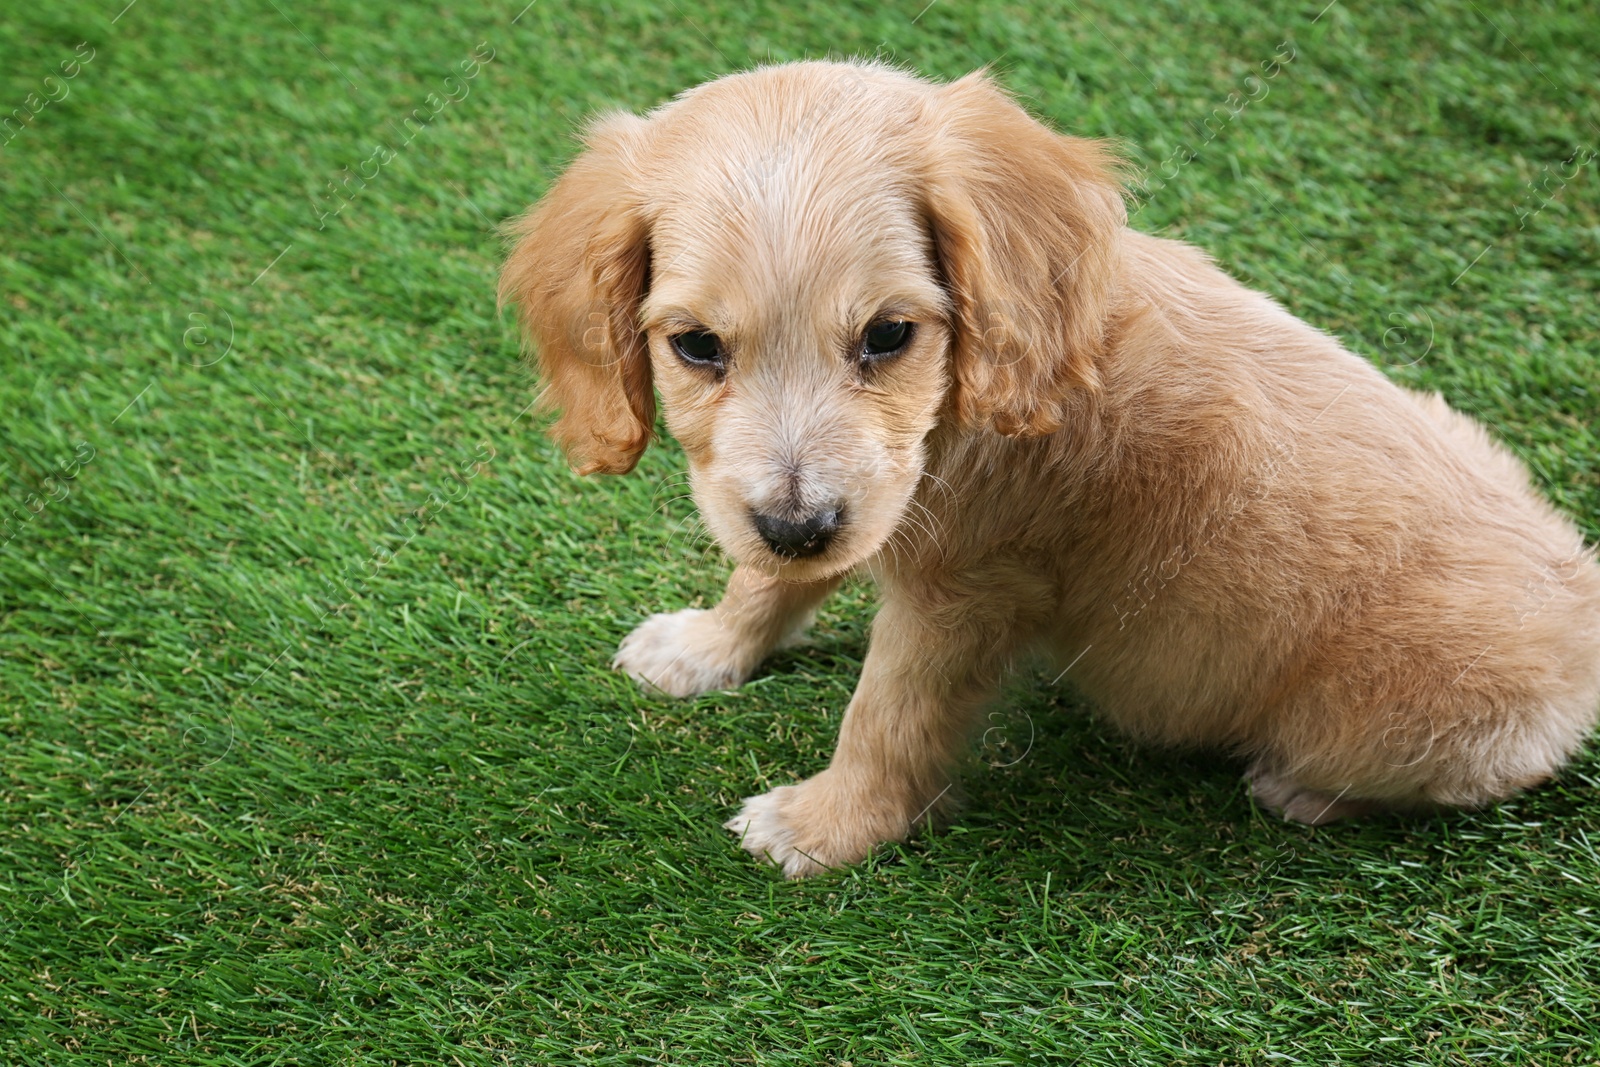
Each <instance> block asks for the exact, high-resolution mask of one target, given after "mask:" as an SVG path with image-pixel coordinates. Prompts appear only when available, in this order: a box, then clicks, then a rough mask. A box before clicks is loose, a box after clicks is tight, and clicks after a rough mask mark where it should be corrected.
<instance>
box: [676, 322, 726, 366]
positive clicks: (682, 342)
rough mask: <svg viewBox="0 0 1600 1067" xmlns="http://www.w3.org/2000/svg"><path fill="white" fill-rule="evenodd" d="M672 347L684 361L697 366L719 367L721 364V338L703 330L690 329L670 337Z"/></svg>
mask: <svg viewBox="0 0 1600 1067" xmlns="http://www.w3.org/2000/svg"><path fill="white" fill-rule="evenodd" d="M672 347H673V348H675V349H677V350H678V355H679V356H680V357H682V359H683V361H684V362H685V363H692V364H694V365H695V366H697V367H721V366H722V364H723V354H722V339H721V338H719V337H718V336H717V335H716V334H714V333H708V332H706V331H705V330H690V331H689V332H688V333H680V334H678V335H677V336H676V337H674V338H673V339H672Z"/></svg>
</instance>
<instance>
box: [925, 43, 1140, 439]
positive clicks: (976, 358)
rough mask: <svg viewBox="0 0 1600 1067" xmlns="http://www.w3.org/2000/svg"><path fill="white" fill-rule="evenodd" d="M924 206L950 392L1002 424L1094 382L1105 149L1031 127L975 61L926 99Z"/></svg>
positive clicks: (1048, 417)
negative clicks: (947, 300)
mask: <svg viewBox="0 0 1600 1067" xmlns="http://www.w3.org/2000/svg"><path fill="white" fill-rule="evenodd" d="M932 106H933V114H932V115H931V116H930V117H931V118H932V120H933V122H932V125H931V127H930V128H931V129H933V130H934V131H935V136H934V138H933V139H932V144H931V145H930V149H929V172H928V177H927V184H926V187H925V189H926V191H925V197H926V203H925V210H926V212H927V215H928V220H929V226H930V229H931V231H932V236H933V241H934V247H935V251H936V254H937V256H938V259H939V265H940V269H941V271H942V273H943V275H944V281H945V284H946V286H947V287H948V288H949V290H950V294H951V297H952V300H953V302H954V304H955V310H956V314H955V323H954V326H955V341H954V352H953V353H952V360H953V366H952V378H953V381H954V388H953V393H952V404H953V408H954V411H955V415H956V417H957V418H958V419H960V420H961V421H962V422H963V423H965V424H967V425H969V426H974V427H982V426H990V427H993V428H994V429H995V430H997V431H999V432H1000V433H1004V434H1009V435H1015V436H1033V435H1039V434H1047V433H1051V432H1054V431H1055V430H1057V429H1059V428H1060V427H1061V426H1062V425H1063V424H1064V423H1065V421H1066V418H1067V411H1068V409H1069V407H1070V405H1071V400H1072V398H1071V394H1072V393H1073V392H1074V391H1075V390H1089V391H1091V392H1092V391H1094V390H1097V389H1098V388H1099V385H1100V379H1099V374H1098V372H1097V369H1096V363H1097V356H1098V354H1099V352H1100V350H1101V348H1102V346H1103V343H1104V334H1105V328H1106V321H1107V317H1108V313H1109V309H1110V304H1111V300H1112V295H1113V291H1114V289H1115V286H1116V274H1117V249H1118V238H1119V235H1120V233H1121V231H1122V229H1123V227H1124V226H1125V225H1126V223H1127V212H1126V211H1125V210H1124V208H1123V204H1122V190H1121V187H1120V185H1119V184H1118V182H1117V178H1116V173H1115V169H1114V168H1115V166H1116V162H1117V161H1116V159H1115V157H1114V156H1113V155H1112V154H1111V152H1110V151H1109V150H1108V149H1107V148H1106V147H1105V146H1103V145H1102V144H1101V143H1100V142H1097V141H1088V140H1083V139H1081V138H1076V137H1066V136H1063V135H1061V134H1058V133H1055V132H1053V131H1052V130H1049V129H1047V128H1046V127H1045V126H1043V125H1041V124H1040V123H1039V122H1038V121H1036V120H1035V119H1033V118H1032V117H1031V116H1029V115H1028V113H1027V112H1025V111H1023V110H1022V108H1020V107H1018V106H1017V104H1016V103H1015V102H1013V101H1012V100H1011V98H1010V97H1008V96H1007V95H1006V94H1005V93H1003V92H1002V91H1001V90H999V89H998V88H996V87H995V85H994V84H993V83H992V82H990V81H989V79H988V78H987V77H985V76H984V75H983V73H982V72H978V73H976V74H969V75H968V76H967V77H965V78H962V79H961V80H960V81H957V82H954V83H952V84H950V85H947V86H944V87H943V88H942V89H940V90H939V92H938V93H937V95H936V98H935V102H934V103H933V105H932Z"/></svg>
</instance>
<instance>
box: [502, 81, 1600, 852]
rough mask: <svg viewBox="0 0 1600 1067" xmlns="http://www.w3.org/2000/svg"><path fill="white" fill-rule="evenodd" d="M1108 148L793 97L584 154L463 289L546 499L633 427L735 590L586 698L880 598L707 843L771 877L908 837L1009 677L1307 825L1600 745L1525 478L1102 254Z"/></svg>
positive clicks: (1151, 260)
mask: <svg viewBox="0 0 1600 1067" xmlns="http://www.w3.org/2000/svg"><path fill="white" fill-rule="evenodd" d="M1113 162H1114V161H1113V160H1112V159H1111V158H1110V156H1109V155H1108V153H1107V151H1106V150H1105V148H1103V147H1102V146H1101V145H1099V144H1097V143H1094V142H1091V141H1084V140H1078V139H1075V138H1071V137H1064V136H1061V135H1059V134H1056V133H1053V132H1051V131H1050V130H1048V129H1046V128H1045V127H1044V126H1042V125H1040V124H1039V123H1038V122H1036V121H1034V120H1033V119H1032V118H1030V117H1029V116H1028V115H1027V114H1026V113H1025V112H1023V111H1022V110H1021V109H1020V108H1019V107H1018V106H1017V105H1016V104H1014V103H1013V102H1012V101H1011V100H1010V99H1009V98H1008V97H1007V96H1005V95H1004V94H1003V93H1002V92H1000V91H999V90H998V89H996V88H995V86H994V85H993V84H992V83H991V82H990V81H988V80H987V79H986V78H984V77H983V76H981V75H973V76H970V77H967V78H963V79H962V80H960V81H958V82H955V83H953V84H949V85H939V84H932V83H930V82H927V81H923V80H921V79H918V78H915V77H912V76H909V75H907V74H905V73H902V72H900V71H896V70H893V69H890V68H888V67H885V66H881V65H877V64H871V63H796V64H790V65H785V66H778V67H770V68H763V69H760V70H755V71H752V72H749V73H744V74H737V75H733V76H730V77H726V78H721V79H719V80H717V81H714V82H711V83H709V84H707V85H703V86H701V87H699V88H697V89H693V90H691V91H689V92H687V93H685V94H683V95H682V96H681V97H679V98H678V99H677V100H675V101H673V102H672V103H670V104H667V105H665V106H663V107H661V108H659V109H657V110H655V111H653V112H651V113H650V114H649V115H648V116H646V117H644V118H639V117H636V116H633V115H627V114H616V115H610V116H607V117H605V118H603V119H601V120H600V121H598V122H596V123H595V124H594V125H593V126H592V127H591V129H590V131H589V134H588V138H587V149H586V151H584V153H583V154H582V155H580V156H579V157H578V159H577V160H576V161H575V162H574V163H573V164H572V166H571V167H570V168H569V169H568V170H567V172H566V173H565V175H563V176H562V178H561V179H560V180H559V181H558V182H557V183H556V184H555V186H554V187H553V188H552V189H551V190H550V192H549V194H548V195H547V196H546V197H545V199H544V200H543V201H542V202H540V203H539V204H538V205H537V206H536V207H535V208H534V209H533V210H532V211H531V212H530V213H529V214H528V215H527V216H526V217H525V218H524V219H522V220H521V222H520V223H519V224H518V226H517V228H516V230H515V233H516V238H517V240H516V245H515V248H514V250H513V251H512V253H511V255H510V258H509V260H508V261H507V263H506V265H505V271H504V275H503V277H502V279H501V283H500V294H501V297H502V299H503V300H506V301H510V302H514V303H516V304H517V305H518V306H519V308H520V311H521V318H522V322H523V325H524V327H525V329H526V331H527V333H528V334H529V335H530V337H531V338H532V340H533V341H534V343H535V345H536V348H537V352H538V362H539V367H540V370H541V371H542V374H543V377H544V380H545V382H546V388H547V393H546V401H547V403H548V404H549V405H550V406H551V407H552V408H554V409H555V410H557V411H559V413H560V414H559V417H558V418H557V419H556V420H555V422H554V425H553V429H552V432H553V434H554V436H555V437H556V439H557V440H558V441H560V442H561V444H562V445H564V446H565V448H566V450H567V451H568V453H569V454H570V456H571V457H572V459H573V461H574V464H575V466H576V467H577V469H578V470H579V471H580V472H582V473H591V472H598V471H605V472H613V473H621V472H625V471H627V470H629V469H630V468H632V466H633V465H634V462H635V461H636V460H637V459H638V457H639V454H640V452H641V451H642V450H643V449H644V447H645V445H646V442H648V441H649V439H650V436H651V432H652V427H653V424H654V419H655V391H657V390H659V392H660V395H661V398H662V400H663V402H664V405H665V411H666V421H667V426H668V427H669V428H670V430H671V432H672V433H673V435H674V436H675V437H677V439H678V440H679V441H680V442H681V443H682V445H683V448H684V451H685V452H686V453H687V455H688V457H689V465H690V475H691V484H692V487H693V491H694V497H695V500H696V501H697V503H698V505H699V507H700V510H701V513H702V515H703V516H704V518H705V521H706V523H707V525H708V526H709V527H710V529H711V531H712V532H713V533H714V534H715V535H716V538H717V540H718V541H719V542H720V543H721V545H722V547H723V548H724V549H725V550H726V551H727V552H728V554H729V555H731V556H732V557H733V558H734V559H735V561H737V566H736V567H735V569H734V572H733V576H732V578H731V579H730V580H729V582H728V589H727V594H726V596H725V597H724V599H723V600H722V602H721V603H719V604H718V605H717V606H716V607H715V608H713V609H711V610H709V611H679V612H675V613H671V614H665V615H656V616H654V617H652V618H650V619H649V620H647V621H646V622H645V623H644V624H643V625H642V626H640V627H639V628H638V629H637V630H635V631H634V632H633V633H632V634H631V635H630V636H629V637H628V638H627V640H626V641H624V642H623V644H622V648H621V651H619V652H618V654H617V666H619V667H621V668H622V669H623V670H626V671H627V672H628V673H629V674H631V675H633V676H634V677H635V678H637V679H638V680H639V681H641V682H643V683H646V684H648V685H651V686H653V687H655V688H657V689H660V690H664V691H666V692H668V693H671V694H675V695H678V696H690V695H693V694H695V693H701V692H704V691H707V690H711V689H718V688H723V687H727V686H733V685H737V684H739V683H740V682H742V681H744V680H745V679H746V678H748V677H749V676H750V674H751V672H753V671H754V670H755V669H756V667H757V666H758V665H759V664H760V663H761V661H762V658H763V657H765V656H766V655H767V654H768V653H769V652H771V651H772V649H773V648H775V647H776V646H777V645H779V644H780V643H781V642H783V641H784V640H785V639H787V638H789V637H791V636H793V635H796V634H798V633H799V632H800V631H802V630H803V629H804V627H805V626H806V625H807V623H808V622H809V621H810V619H811V617H812V615H813V613H814V612H815V611H816V609H817V606H818V605H819V604H820V603H821V602H822V601H823V599H824V598H825V597H827V595H828V594H829V592H830V591H831V590H833V589H834V588H835V587H836V586H837V585H838V583H839V581H840V580H841V578H842V577H843V576H844V575H845V574H846V573H847V572H850V571H852V570H857V569H859V570H863V571H865V572H866V573H868V574H870V575H871V576H872V577H873V578H874V579H875V580H876V581H877V583H878V585H879V586H880V587H881V590H882V594H883V603H882V607H881V609H880V611H879V613H878V615H877V618H876V619H875V621H874V622H873V626H872V639H871V646H870V648H869V649H868V652H867V658H866V663H865V666H864V667H863V669H862V673H861V679H860V682H859V684H858V685H857V687H856V691H855V696H854V698H853V699H852V700H851V701H850V706H849V708H848V710H847V711H846V713H845V717H844V722H843V726H842V727H841V729H840V733H839V741H838V747H837V749H836V751H835V753H834V756H833V761H832V762H831V763H830V764H829V766H828V767H827V769H826V770H823V771H822V772H821V773H820V774H818V775H816V776H815V777H813V778H809V779H807V780H806V781H803V782H800V783H798V784H796V785H792V786H786V787H784V788H781V789H775V790H773V791H772V792H770V793H766V794H764V795H762V796H757V797H751V798H750V799H749V800H748V801H746V802H745V805H744V809H743V810H742V811H741V812H740V813H739V814H738V815H737V816H736V817H735V818H734V819H732V820H731V821H730V822H729V823H728V826H729V827H730V828H731V829H733V830H735V831H736V832H737V833H738V834H739V835H740V839H741V841H742V842H743V845H744V847H745V848H746V849H748V850H749V851H750V852H752V853H754V854H755V855H757V856H762V857H767V858H769V859H770V860H771V861H772V862H774V863H776V864H778V865H779V866H781V867H782V868H783V870H784V872H785V873H787V874H788V875H790V876H796V877H798V876H802V875H807V874H813V873H816V872H818V871H820V870H823V869H824V868H828V867H834V866H837V865H840V864H846V863H850V862H852V861H855V860H858V859H860V858H862V857H863V856H865V855H866V854H867V852H868V851H869V850H870V849H871V848H872V846H873V845H875V844H877V843H878V842H881V841H896V840H900V839H903V838H905V837H906V836H907V835H908V834H909V833H911V832H912V830H913V829H914V828H915V827H916V826H917V825H919V824H920V823H921V822H922V821H924V820H926V819H928V818H930V817H932V816H933V815H935V814H936V813H937V812H938V809H939V808H940V806H941V804H942V803H944V802H945V798H946V797H947V794H948V790H949V788H950V784H951V779H950V777H949V776H950V774H951V773H952V769H953V767H954V765H955V764H956V762H957V760H958V757H959V756H960V754H961V752H962V750H963V747H964V744H965V741H966V738H967V736H968V731H969V727H970V725H971V724H972V722H973V719H974V713H975V712H976V711H977V710H978V709H979V708H980V707H981V706H982V705H983V704H984V702H985V701H987V700H989V699H991V698H992V697H993V696H994V695H995V694H996V692H997V688H998V686H999V685H1000V682H1001V680H1002V678H1003V676H1004V675H1005V674H1006V672H1007V670H1008V668H1010V667H1012V666H1013V665H1014V664H1016V663H1017V662H1018V661H1019V660H1021V659H1023V658H1031V657H1040V656H1042V657H1045V658H1047V659H1054V660H1056V661H1057V662H1058V663H1059V664H1060V665H1061V666H1063V667H1065V666H1067V665H1069V664H1070V665H1071V672H1070V679H1071V680H1072V681H1073V682H1074V683H1075V684H1076V685H1077V687H1078V688H1079V689H1080V690H1081V691H1082V692H1083V693H1084V694H1086V695H1087V696H1088V697H1090V698H1091V699H1092V700H1094V701H1095V702H1096V703H1097V704H1098V706H1099V707H1100V708H1102V709H1103V711H1104V713H1105V715H1106V716H1107V717H1108V718H1110V719H1111V720H1112V721H1114V722H1116V723H1117V724H1119V725H1120V726H1121V727H1122V728H1124V729H1125V730H1127V731H1128V732H1129V733H1131V734H1133V735H1135V736H1137V737H1140V738H1145V739H1148V740H1151V741H1156V742H1167V743H1184V744H1197V745H1207V746H1216V747H1219V748H1222V749H1226V750H1229V751H1232V752H1235V753H1238V754H1240V755H1242V756H1244V757H1246V758H1248V759H1249V760H1251V761H1252V763H1251V770H1250V772H1249V776H1250V780H1251V783H1252V787H1253V789H1254V793H1255V796H1256V798H1257V799H1258V800H1259V801H1260V802H1262V803H1263V804H1265V805H1267V806H1269V807H1271V808H1273V809H1275V810H1277V811H1279V812H1281V813H1282V814H1283V815H1285V816H1286V817H1288V818H1291V819H1297V820H1299V821H1301V822H1309V823H1320V822H1324V821H1328V820H1331V819H1335V818H1338V817H1340V816H1344V815H1350V814H1356V813H1359V812H1362V811H1366V810H1370V809H1373V808H1391V807H1392V808H1417V807H1433V806H1437V805H1465V806H1472V805H1481V804H1486V803H1490V802H1492V801H1495V800H1497V799H1499V798H1502V797H1505V796H1507V795H1509V794H1511V793H1513V792H1515V791H1517V790H1519V789H1523V788H1525V787H1527V786H1530V785H1532V784H1534V783H1536V782H1539V781H1542V780H1543V779H1545V778H1547V777H1548V776H1549V775H1550V774H1551V773H1552V772H1554V771H1555V770H1556V769H1557V768H1558V767H1560V766H1561V764H1562V762H1563V761H1564V760H1565V759H1566V758H1567V757H1568V756H1569V755H1570V754H1571V753H1572V752H1573V750H1574V749H1576V748H1577V747H1578V745H1579V744H1580V743H1581V742H1582V741H1583V739H1584V737H1585V735H1586V734H1587V732H1588V731H1589V729H1590V728H1591V725H1592V724H1593V722H1594V719H1595V716H1596V711H1597V707H1600V567H1597V566H1596V564H1595V560H1594V553H1593V551H1592V550H1586V549H1585V548H1584V545H1583V542H1582V539H1581V537H1580V536H1579V534H1578V532H1577V530H1576V529H1575V528H1574V526H1573V524H1572V523H1570V522H1568V521H1567V520H1565V519H1564V518H1562V517H1561V516H1560V515H1558V514H1557V513H1556V512H1555V511H1554V510H1553V509H1552V508H1551V507H1550V506H1549V505H1548V504H1546V503H1545V502H1544V500H1542V499H1541V498H1540V496H1539V495H1538V494H1537V493H1536V492H1534V491H1533V489H1531V488H1530V486H1529V480H1528V475H1527V472H1526V471H1525V470H1524V469H1523V467H1522V466H1521V465H1520V464H1519V463H1518V462H1517V461H1516V460H1515V459H1514V458H1513V457H1512V456H1511V455H1510V453H1508V452H1507V451H1506V450H1504V449H1503V448H1501V447H1499V446H1498V445H1496V444H1495V443H1494V442H1493V441H1491V440H1490V438H1489V436H1488V435H1487V434H1486V433H1485V432H1484V431H1483V430H1482V429H1481V428H1480V427H1478V426H1477V425H1475V424H1474V423H1473V422H1471V421H1469V420H1468V419H1466V418H1465V417H1463V416H1461V415H1458V414H1456V413H1454V412H1452V411H1451V410H1450V409H1449V408H1447V407H1446V406H1445V404H1444V403H1443V401H1441V400H1440V399H1439V398H1438V397H1436V396H1424V395H1419V394H1416V393H1411V392H1407V391H1405V390H1403V389H1400V388H1398V387H1396V386H1395V385H1393V384H1391V383H1390V382H1389V381H1387V380H1386V379H1385V378H1384V377H1383V376H1382V375H1381V374H1379V373H1378V372H1377V371H1376V370H1374V369H1373V368H1372V367H1371V366H1370V365H1368V364H1367V363H1366V362H1365V361H1363V360H1362V359H1360V358H1358V357H1356V356H1354V355H1352V354H1351V353H1350V352H1348V351H1346V350H1345V349H1344V348H1342V347H1341V346H1340V345H1339V343H1338V342H1337V341H1336V340H1334V339H1333V338H1331V337H1329V336H1327V335H1326V334H1323V333H1321V332H1319V331H1317V330H1316V329H1313V328H1312V327H1310V326H1308V325H1306V324H1305V323H1303V322H1300V321H1299V320H1298V319H1296V318H1294V317H1293V316H1292V315H1290V314H1289V313H1288V312H1286V311H1284V310H1283V309H1282V308H1281V307H1279V306H1278V305H1277V304H1275V303H1274V302H1273V301H1272V300H1270V299H1268V298H1267V297H1265V296H1263V295H1261V294H1260V293H1256V292H1252V291H1251V290H1249V289H1246V288H1244V287H1243V286H1241V285H1239V284H1238V283H1237V282H1235V281H1234V280H1233V279H1231V278H1229V277H1228V276H1227V275H1226V274H1224V273H1223V272H1222V271H1220V270H1218V269H1217V268H1216V267H1215V266H1213V265H1212V263H1211V261H1210V260H1209V259H1208V258H1207V257H1206V256H1205V254H1204V253H1202V252H1199V251H1197V250H1195V249H1194V248H1191V247H1189V246H1188V245H1185V244H1181V243H1178V242H1175V241H1167V240H1161V239H1159V238H1155V237H1150V236H1147V235H1145V234H1142V233H1138V232H1136V231H1133V230H1130V229H1128V228H1127V226H1126V214H1125V212H1124V209H1123V200H1122V195H1121V191H1120V188H1119V185H1118V181H1117V178H1116V176H1115V174H1114V172H1113V169H1112V168H1113Z"/></svg>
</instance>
